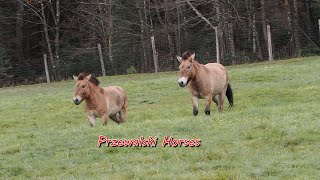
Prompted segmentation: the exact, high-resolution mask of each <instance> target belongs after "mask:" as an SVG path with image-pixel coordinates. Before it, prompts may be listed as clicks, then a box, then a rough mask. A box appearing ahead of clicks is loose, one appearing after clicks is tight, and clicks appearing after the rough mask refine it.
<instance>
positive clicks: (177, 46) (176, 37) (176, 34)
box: [175, 0, 182, 55]
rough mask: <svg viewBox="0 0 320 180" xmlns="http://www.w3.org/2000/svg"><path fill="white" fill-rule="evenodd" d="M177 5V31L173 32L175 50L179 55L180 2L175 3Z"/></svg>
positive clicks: (178, 0)
mask: <svg viewBox="0 0 320 180" xmlns="http://www.w3.org/2000/svg"><path fill="white" fill-rule="evenodd" d="M176 4H177V11H176V12H177V21H178V22H177V23H178V24H177V28H176V29H177V30H176V31H175V41H176V50H177V53H178V54H179V55H181V53H182V52H181V3H180V0H177V1H176Z"/></svg>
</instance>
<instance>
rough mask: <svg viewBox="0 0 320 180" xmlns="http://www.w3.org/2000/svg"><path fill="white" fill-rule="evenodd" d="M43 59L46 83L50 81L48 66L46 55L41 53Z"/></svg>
mask: <svg viewBox="0 0 320 180" xmlns="http://www.w3.org/2000/svg"><path fill="white" fill-rule="evenodd" d="M43 61H44V69H45V71H46V77H47V83H50V75H49V68H48V62H47V55H46V54H43Z"/></svg>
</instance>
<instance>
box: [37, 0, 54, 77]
mask: <svg viewBox="0 0 320 180" xmlns="http://www.w3.org/2000/svg"><path fill="white" fill-rule="evenodd" d="M41 15H42V21H43V22H42V23H43V27H44V34H45V38H46V43H47V49H48V53H49V59H50V63H51V66H52V68H53V73H54V79H56V78H57V70H56V65H55V62H54V56H53V52H52V48H51V43H50V37H49V32H48V24H47V20H46V15H45V12H44V6H43V3H41Z"/></svg>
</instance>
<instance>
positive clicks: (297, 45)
mask: <svg viewBox="0 0 320 180" xmlns="http://www.w3.org/2000/svg"><path fill="white" fill-rule="evenodd" d="M298 12H299V11H298V2H297V0H293V34H294V43H295V52H296V54H295V55H296V56H300V53H301V43H300V38H299V28H300V25H299V16H298Z"/></svg>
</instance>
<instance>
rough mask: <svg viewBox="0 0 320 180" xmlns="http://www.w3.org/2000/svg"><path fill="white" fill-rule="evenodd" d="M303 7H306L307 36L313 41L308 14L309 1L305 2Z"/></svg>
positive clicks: (309, 15)
mask: <svg viewBox="0 0 320 180" xmlns="http://www.w3.org/2000/svg"><path fill="white" fill-rule="evenodd" d="M305 7H306V19H307V22H306V23H307V29H308V36H309V37H311V38H312V39H313V40H314V36H313V33H312V23H311V13H310V0H305Z"/></svg>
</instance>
